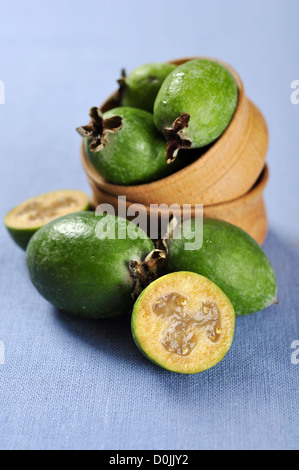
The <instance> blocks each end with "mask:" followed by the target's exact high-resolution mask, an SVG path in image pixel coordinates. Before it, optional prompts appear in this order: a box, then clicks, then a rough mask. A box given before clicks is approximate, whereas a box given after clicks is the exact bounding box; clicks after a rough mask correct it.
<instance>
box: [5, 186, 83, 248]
mask: <svg viewBox="0 0 299 470" xmlns="http://www.w3.org/2000/svg"><path fill="white" fill-rule="evenodd" d="M88 208H89V199H88V196H87V194H85V193H84V192H83V191H78V190H75V189H64V190H59V191H52V192H50V193H45V194H41V195H39V196H36V197H33V198H31V199H27V200H26V201H24V202H22V203H21V204H19V205H18V206H16V207H15V208H14V209H12V210H11V211H10V212H9V213H8V214H7V215H6V217H5V219H4V224H5V226H6V228H7V230H8V231H9V233H10V235H11V237H12V238H13V239H14V241H15V242H16V243H17V244H18V245H19V246H20V247H21V248H23V249H24V250H25V249H26V247H27V245H28V242H29V240H30V238H31V237H32V235H34V233H35V232H37V230H39V229H40V228H41V227H43V226H44V225H46V224H47V223H48V222H51V221H52V220H54V219H57V218H58V217H61V216H63V215H66V214H70V213H72V212H78V211H84V210H87V209H88Z"/></svg>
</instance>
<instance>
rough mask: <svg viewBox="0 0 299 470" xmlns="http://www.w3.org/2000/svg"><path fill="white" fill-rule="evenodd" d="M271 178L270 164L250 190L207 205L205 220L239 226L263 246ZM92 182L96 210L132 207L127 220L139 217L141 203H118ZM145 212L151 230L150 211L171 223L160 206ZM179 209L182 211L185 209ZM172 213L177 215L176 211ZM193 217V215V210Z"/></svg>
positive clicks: (118, 210)
mask: <svg viewBox="0 0 299 470" xmlns="http://www.w3.org/2000/svg"><path fill="white" fill-rule="evenodd" d="M268 177H269V171H268V167H267V165H265V167H264V169H263V171H262V173H261V175H260V177H259V178H258V180H257V182H256V183H255V185H254V186H253V187H252V188H251V190H250V191H248V192H247V193H246V194H245V195H243V196H240V197H238V198H236V199H233V200H231V201H227V202H223V203H219V204H213V205H204V207H203V214H204V217H213V218H216V219H222V220H225V221H227V222H230V223H232V224H234V225H237V226H238V227H241V228H242V229H243V230H245V231H246V232H247V233H249V234H250V235H251V236H252V237H253V238H254V239H255V240H256V241H257V242H258V243H259V244H260V245H261V244H262V243H263V242H264V240H265V238H266V235H267V231H268V223H267V216H266V211H265V206H264V201H263V191H264V189H265V186H266V184H267V181H268ZM89 183H90V185H91V187H92V190H93V198H92V204H93V206H94V207H97V206H98V205H100V204H109V205H112V206H113V208H114V211H115V213H116V214H119V215H122V214H127V211H128V209H129V208H130V207H131V210H132V209H133V210H132V212H133V215H132V216H131V217H130V216H128V215H127V218H128V219H133V218H134V217H136V214H135V210H138V204H136V203H134V202H132V201H129V200H126V201H125V200H124V199H120V200H119V199H118V198H117V196H114V195H112V194H109V193H106V192H105V191H103V190H102V189H101V188H99V187H98V186H97V185H96V184H95V183H94V182H93V181H91V180H89ZM143 210H144V211H146V213H147V226H148V227H149V223H150V217H149V214H150V212H151V214H153V215H154V216H155V215H156V214H157V215H158V216H159V218H160V220H161V218H163V219H164V220H165V219H167V220H168V218H169V211H168V210H166V209H163V208H161V209H157V207H150V206H149V205H145V206H144V207H143ZM179 210H180V212H182V208H180V209H179ZM172 212H173V213H174V214H176V211H175V210H174V211H172ZM191 215H194V208H193V210H192V214H191ZM164 225H165V222H164ZM148 232H149V230H148ZM159 235H161V234H159ZM158 238H159V237H158Z"/></svg>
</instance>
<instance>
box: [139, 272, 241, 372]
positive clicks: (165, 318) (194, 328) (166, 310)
mask: <svg viewBox="0 0 299 470" xmlns="http://www.w3.org/2000/svg"><path fill="white" fill-rule="evenodd" d="M132 322H133V325H132V328H133V332H134V336H135V338H136V340H137V342H138V344H139V346H140V348H141V349H142V350H143V352H144V353H145V354H146V355H147V356H148V357H149V358H150V359H152V360H153V361H154V362H156V363H158V364H159V365H161V366H162V367H164V368H166V369H169V370H172V371H174V372H180V373H186V374H191V373H198V372H202V371H204V370H206V369H209V368H210V367H213V366H214V365H216V364H217V363H218V362H219V361H220V360H221V359H223V357H224V356H225V354H226V353H227V351H228V350H229V348H230V346H231V343H232V340H233V335H234V326H235V313H234V309H233V306H232V304H231V303H230V301H229V299H228V298H227V297H226V295H225V294H224V293H223V292H222V291H221V290H220V289H219V288H218V287H217V286H216V285H215V284H213V283H212V282H211V281H210V280H208V279H207V278H205V277H203V276H200V275H198V274H194V273H188V272H179V273H172V274H169V275H167V276H163V277H162V278H159V279H158V280H156V281H155V282H154V283H152V284H151V285H150V286H149V287H147V289H146V290H145V291H144V292H143V294H142V295H141V296H140V298H139V300H138V301H137V305H136V306H135V307H134V312H133V320H132Z"/></svg>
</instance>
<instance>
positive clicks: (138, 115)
mask: <svg viewBox="0 0 299 470" xmlns="http://www.w3.org/2000/svg"><path fill="white" fill-rule="evenodd" d="M112 116H120V117H121V118H122V128H121V129H119V130H118V131H116V132H115V133H114V134H113V133H109V134H108V135H107V139H106V144H105V146H104V148H103V149H102V150H100V151H97V152H92V151H91V150H90V149H89V138H85V141H84V142H85V151H86V155H87V157H88V159H89V160H90V162H91V163H92V165H93V166H94V167H95V168H96V170H97V171H98V172H99V173H100V174H101V175H102V176H103V177H104V178H105V179H106V180H107V181H110V182H111V183H114V184H121V185H131V184H132V185H134V184H141V183H148V182H150V181H155V180H158V179H161V178H163V177H165V176H168V175H169V174H171V173H173V172H174V171H177V170H178V169H180V168H181V166H182V161H180V159H178V161H177V162H173V163H171V164H170V165H168V164H167V163H166V158H165V154H166V142H165V140H164V139H163V137H162V136H161V135H160V134H159V132H158V131H157V129H156V127H155V125H154V122H153V116H152V114H150V113H148V112H147V111H144V110H142V109H136V108H129V107H125V106H123V107H119V108H114V109H112V110H111V111H108V112H106V113H105V114H104V116H103V117H104V119H107V118H109V117H112Z"/></svg>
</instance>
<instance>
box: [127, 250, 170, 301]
mask: <svg viewBox="0 0 299 470" xmlns="http://www.w3.org/2000/svg"><path fill="white" fill-rule="evenodd" d="M165 259H166V253H165V251H164V250H159V249H154V250H153V251H151V252H150V253H149V254H148V255H147V257H146V258H145V259H144V261H141V262H138V261H130V263H129V271H130V275H131V278H132V280H133V283H134V285H133V290H132V297H133V299H136V298H137V297H138V296H139V294H140V293H141V292H142V291H143V290H144V289H145V288H146V287H147V286H148V285H149V284H150V283H151V282H153V281H154V280H155V279H157V278H158V277H159V275H160V270H161V268H162V267H163V265H164V261H165Z"/></svg>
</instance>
